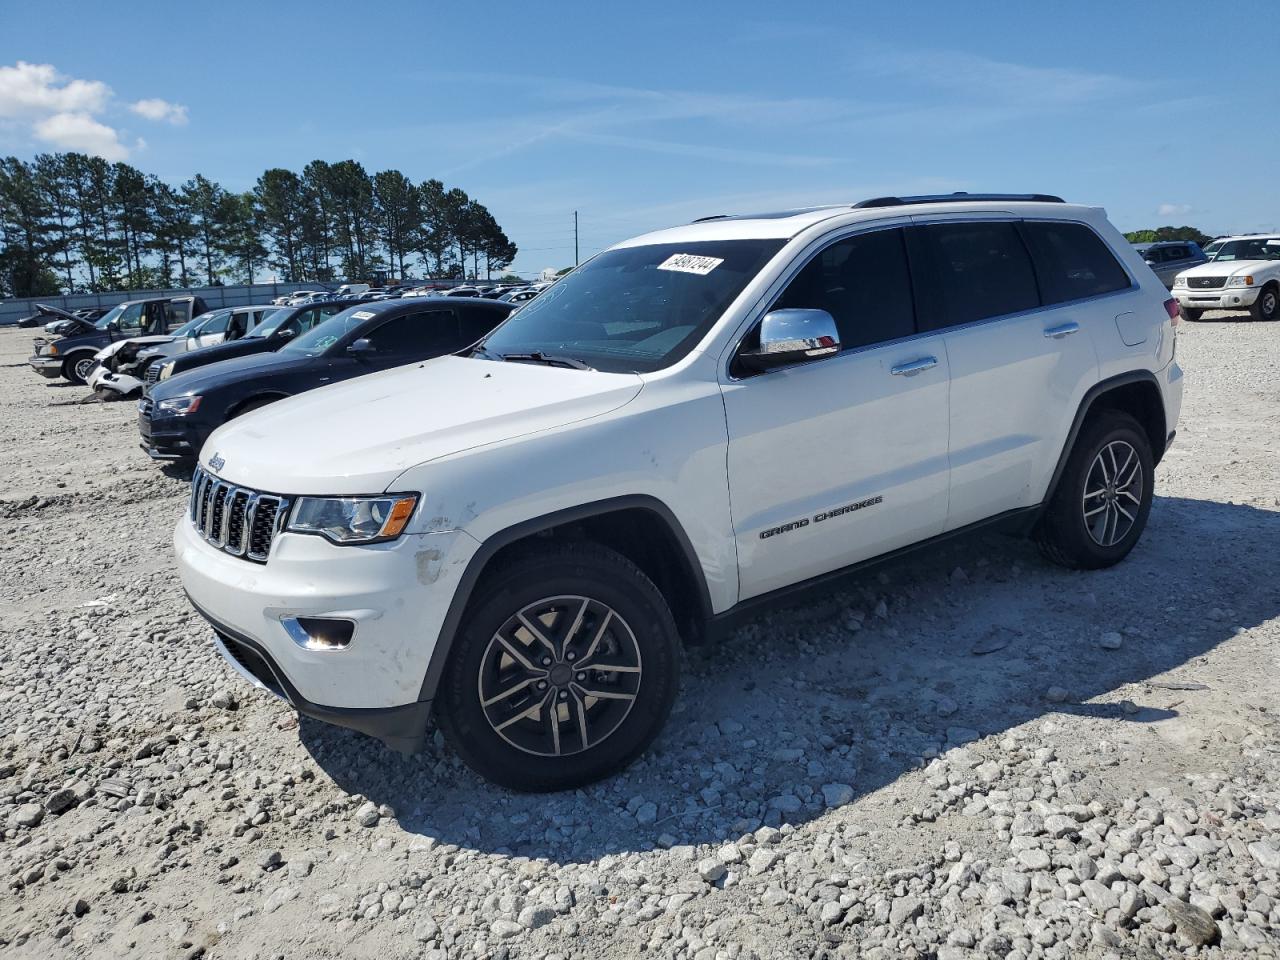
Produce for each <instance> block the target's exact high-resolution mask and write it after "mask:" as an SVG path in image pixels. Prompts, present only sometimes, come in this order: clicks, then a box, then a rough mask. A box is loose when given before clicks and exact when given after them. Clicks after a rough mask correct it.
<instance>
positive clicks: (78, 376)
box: [62, 353, 98, 383]
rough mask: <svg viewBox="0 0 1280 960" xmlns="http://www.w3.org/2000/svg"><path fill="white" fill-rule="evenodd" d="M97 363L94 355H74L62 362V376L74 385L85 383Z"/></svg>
mask: <svg viewBox="0 0 1280 960" xmlns="http://www.w3.org/2000/svg"><path fill="white" fill-rule="evenodd" d="M97 362H98V361H97V360H95V359H93V354H92V353H73V354H71V356H69V357H67V359H65V360H63V361H62V376H63V378H64V379H66V380H70V381H71V382H72V383H84V382H85V381H86V380H88V379H89V374H91V373H92V372H93V368H94V366H95V365H96V364H97Z"/></svg>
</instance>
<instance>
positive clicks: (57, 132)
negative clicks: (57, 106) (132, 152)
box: [33, 113, 129, 160]
mask: <svg viewBox="0 0 1280 960" xmlns="http://www.w3.org/2000/svg"><path fill="white" fill-rule="evenodd" d="M33 132H34V133H35V135H36V138H37V139H39V140H43V141H44V142H45V143H49V144H52V145H53V146H55V147H58V148H60V149H62V150H78V151H80V152H81V153H89V154H93V155H94V156H98V157H102V158H103V159H104V160H123V159H125V158H126V157H128V156H129V148H128V147H126V146H125V145H124V144H123V143H121V142H120V135H119V133H117V132H116V131H115V129H113V128H112V127H108V126H107V125H106V124H105V123H99V122H98V121H97V120H95V119H93V117H91V116H89V114H87V113H55V114H54V115H53V116H51V117H45V118H44V119H43V120H40V121H37V122H36V124H35V126H34V127H33Z"/></svg>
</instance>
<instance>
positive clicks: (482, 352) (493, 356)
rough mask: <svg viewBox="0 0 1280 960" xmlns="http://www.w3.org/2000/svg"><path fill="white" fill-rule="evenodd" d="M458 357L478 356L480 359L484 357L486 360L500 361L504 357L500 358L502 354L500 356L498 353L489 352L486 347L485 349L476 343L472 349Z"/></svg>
mask: <svg viewBox="0 0 1280 960" xmlns="http://www.w3.org/2000/svg"><path fill="white" fill-rule="evenodd" d="M459 356H463V357H475V356H480V357H484V358H485V359H486V360H502V359H504V357H503V356H502V354H500V353H494V352H493V351H492V350H490V349H489V348H488V347H486V346H485V345H484V344H483V343H477V344H476V345H475V346H474V347H472V348H471V349H470V350H467V351H465V352H464V353H461V354H459Z"/></svg>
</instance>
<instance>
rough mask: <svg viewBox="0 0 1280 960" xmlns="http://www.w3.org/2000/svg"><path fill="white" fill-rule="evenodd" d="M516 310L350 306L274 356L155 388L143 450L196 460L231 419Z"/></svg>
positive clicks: (433, 348)
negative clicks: (205, 446) (212, 435)
mask: <svg viewBox="0 0 1280 960" xmlns="http://www.w3.org/2000/svg"><path fill="white" fill-rule="evenodd" d="M511 310H512V307H511V306H510V305H508V304H503V303H491V302H489V301H487V300H480V301H476V300H453V301H448V302H445V303H441V302H435V303H424V302H422V301H417V302H415V301H413V300H409V301H404V300H383V301H381V302H379V303H370V304H362V305H360V306H359V307H351V308H348V309H347V310H344V311H343V312H342V313H339V314H337V315H336V316H333V317H330V318H329V319H328V320H326V321H324V322H323V323H321V324H319V325H318V326H315V327H312V328H311V329H310V330H308V331H307V332H306V333H304V334H302V335H301V336H298V337H295V338H293V339H292V340H289V341H288V342H287V343H286V344H285V345H284V346H282V347H281V348H280V349H279V350H276V351H275V352H274V353H259V354H253V355H251V356H246V357H237V358H235V359H232V360H223V361H220V362H219V363H213V364H209V365H208V366H205V367H201V368H199V369H198V370H193V371H190V372H189V373H185V374H183V375H182V376H180V377H175V378H173V379H171V380H165V381H164V382H162V383H157V384H156V385H155V386H154V387H153V388H152V389H151V391H150V393H149V395H148V396H147V397H145V398H144V399H143V400H142V401H141V402H140V403H139V404H138V432H139V433H140V434H141V435H142V444H141V446H142V449H143V450H145V451H146V452H147V453H148V455H150V456H151V458H152V459H155V460H187V459H191V458H193V457H195V456H196V455H197V454H198V453H199V452H200V448H201V447H203V446H204V442H205V440H206V439H207V438H208V436H209V434H210V433H212V432H213V431H214V430H215V429H217V428H218V427H220V426H221V425H222V424H224V423H226V422H227V421H228V420H231V419H232V418H234V417H238V416H241V415H243V414H246V413H249V412H250V411H252V410H257V409H258V408H259V407H265V406H266V405H267V404H269V403H276V402H278V401H280V400H283V399H285V398H286V397H291V396H295V395H296V394H299V393H303V392H305V391H307V390H314V389H315V388H316V387H323V386H327V385H329V384H333V383H338V382H341V381H343V380H349V379H351V378H352V377H361V376H365V375H366V374H370V373H376V372H377V371H379V370H385V369H387V368H389V367H396V366H401V365H403V364H406V363H415V362H418V361H421V360H428V359H430V358H432V357H438V356H440V355H441V354H444V353H453V352H455V351H457V350H461V349H462V348H463V347H466V346H469V345H470V344H473V343H475V342H476V341H477V340H479V339H480V338H481V337H483V336H484V335H485V334H487V333H488V332H489V331H490V330H492V329H493V328H494V327H495V326H497V324H498V323H500V322H501V321H502V320H504V319H505V318H506V316H507V314H509V313H510V312H511Z"/></svg>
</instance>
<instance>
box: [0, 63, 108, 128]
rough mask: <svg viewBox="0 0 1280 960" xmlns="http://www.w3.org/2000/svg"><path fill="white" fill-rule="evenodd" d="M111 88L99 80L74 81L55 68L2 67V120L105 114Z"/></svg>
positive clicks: (34, 65) (33, 65) (44, 65)
mask: <svg viewBox="0 0 1280 960" xmlns="http://www.w3.org/2000/svg"><path fill="white" fill-rule="evenodd" d="M110 99H111V88H110V87H108V86H107V85H106V84H105V83H102V82H100V81H98V80H72V79H71V78H70V77H66V76H63V75H62V74H61V73H59V72H58V71H57V70H56V69H54V67H53V66H52V65H51V64H48V63H27V62H26V61H24V60H19V61H18V64H17V66H13V67H7V66H6V67H0V117H24V116H32V115H36V116H38V115H41V114H48V113H101V112H102V110H103V109H105V108H106V105H107V101H109V100H110Z"/></svg>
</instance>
